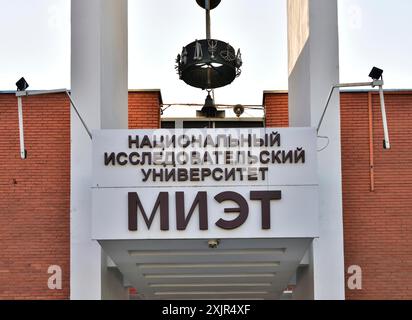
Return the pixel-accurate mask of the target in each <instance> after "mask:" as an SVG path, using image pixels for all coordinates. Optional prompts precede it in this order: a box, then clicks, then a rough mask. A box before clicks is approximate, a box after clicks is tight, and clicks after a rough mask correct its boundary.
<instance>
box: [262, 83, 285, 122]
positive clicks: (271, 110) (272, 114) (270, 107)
mask: <svg viewBox="0 0 412 320" xmlns="http://www.w3.org/2000/svg"><path fill="white" fill-rule="evenodd" d="M263 105H264V106H265V114H266V117H265V118H266V120H265V124H266V127H269V128H283V127H289V107H288V93H287V92H276V91H265V92H264V93H263Z"/></svg>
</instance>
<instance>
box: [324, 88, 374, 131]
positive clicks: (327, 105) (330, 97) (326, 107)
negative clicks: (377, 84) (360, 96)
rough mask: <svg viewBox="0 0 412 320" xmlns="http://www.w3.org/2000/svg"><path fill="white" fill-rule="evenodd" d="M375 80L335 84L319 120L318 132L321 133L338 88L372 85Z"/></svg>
mask: <svg viewBox="0 0 412 320" xmlns="http://www.w3.org/2000/svg"><path fill="white" fill-rule="evenodd" d="M373 84H374V82H354V83H340V84H337V85H334V86H333V87H332V88H331V89H330V92H329V96H328V100H327V101H326V105H325V109H324V110H323V113H322V117H321V118H320V120H319V124H318V127H317V132H318V133H319V130H320V127H321V126H322V123H323V119H324V118H325V115H326V111H327V110H328V107H329V103H330V100H331V99H332V95H333V92H334V90H335V89H336V88H350V87H369V86H372V85H373Z"/></svg>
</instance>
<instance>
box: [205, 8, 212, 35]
mask: <svg viewBox="0 0 412 320" xmlns="http://www.w3.org/2000/svg"><path fill="white" fill-rule="evenodd" d="M205 8H206V39H207V40H210V38H211V26H210V24H211V20H210V0H205Z"/></svg>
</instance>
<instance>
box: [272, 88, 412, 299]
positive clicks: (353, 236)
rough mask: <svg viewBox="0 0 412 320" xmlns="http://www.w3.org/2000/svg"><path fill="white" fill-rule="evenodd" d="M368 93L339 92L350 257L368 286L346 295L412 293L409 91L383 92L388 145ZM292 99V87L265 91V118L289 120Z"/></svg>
mask: <svg viewBox="0 0 412 320" xmlns="http://www.w3.org/2000/svg"><path fill="white" fill-rule="evenodd" d="M368 96H369V94H368V93H367V92H361V93H350V92H345V93H342V94H341V117H342V119H341V124H342V129H341V131H342V171H343V172H342V175H343V214H344V241H345V265H346V270H347V269H348V267H349V266H351V265H359V266H360V267H361V268H362V271H363V290H360V291H352V290H348V289H346V297H347V299H349V300H355V299H412V151H411V147H410V140H409V135H410V134H412V92H392V93H390V92H387V93H386V94H385V97H386V104H387V116H388V122H389V130H390V138H391V143H392V149H391V150H390V151H384V150H383V130H382V117H381V112H380V103H379V96H378V95H377V94H376V93H373V94H371V101H372V104H371V105H372V108H371V110H372V112H371V115H372V116H371V119H372V120H371V123H372V126H371V128H372V131H370V128H369V127H370V125H369V123H370V121H369V118H370V117H369V108H368V105H369V103H368ZM287 101H288V100H287V94H283V93H281V94H278V93H269V94H266V95H265V103H266V105H267V126H282V125H284V124H285V123H287V119H288V118H287V117H288V116H287ZM370 132H373V134H372V135H371V134H370ZM371 138H372V141H373V143H372V146H373V148H372V149H371V147H370V140H371ZM372 154H373V157H372V159H373V163H374V173H373V179H371V171H370V167H371V155H372ZM372 184H374V191H371V186H372Z"/></svg>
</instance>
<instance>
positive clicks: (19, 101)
mask: <svg viewBox="0 0 412 320" xmlns="http://www.w3.org/2000/svg"><path fill="white" fill-rule="evenodd" d="M17 107H18V113H19V134H20V157H21V158H22V159H23V160H25V159H26V158H27V154H26V149H25V148H24V127H23V102H22V98H21V97H18V98H17Z"/></svg>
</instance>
